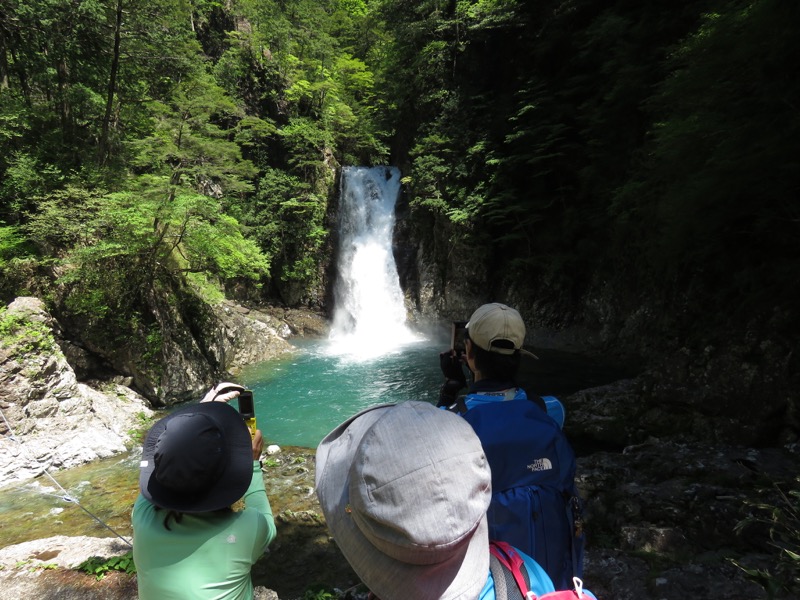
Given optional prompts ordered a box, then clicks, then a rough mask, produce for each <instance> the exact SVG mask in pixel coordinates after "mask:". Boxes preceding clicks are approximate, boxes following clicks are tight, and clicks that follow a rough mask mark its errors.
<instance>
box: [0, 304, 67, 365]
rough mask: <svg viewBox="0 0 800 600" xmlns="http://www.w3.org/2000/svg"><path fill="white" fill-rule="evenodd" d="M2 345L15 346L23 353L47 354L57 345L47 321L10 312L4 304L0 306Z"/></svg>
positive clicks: (0, 340) (6, 346) (0, 344)
mask: <svg viewBox="0 0 800 600" xmlns="http://www.w3.org/2000/svg"><path fill="white" fill-rule="evenodd" d="M0 346H2V347H5V348H10V347H12V346H13V347H15V348H17V349H18V350H19V351H20V352H21V353H22V354H31V353H36V354H47V353H49V352H52V351H53V350H54V349H55V348H56V347H57V346H56V341H55V338H54V337H53V332H52V330H51V329H50V328H49V327H48V326H47V325H46V324H45V323H42V322H40V321H32V320H30V319H28V318H26V317H24V316H22V315H19V314H16V313H12V312H9V311H8V309H7V308H6V307H4V306H0Z"/></svg>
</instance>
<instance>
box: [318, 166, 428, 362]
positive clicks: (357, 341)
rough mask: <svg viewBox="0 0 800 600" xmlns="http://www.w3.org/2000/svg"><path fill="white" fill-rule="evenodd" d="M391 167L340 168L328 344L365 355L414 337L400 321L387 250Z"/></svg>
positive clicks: (395, 185)
mask: <svg viewBox="0 0 800 600" xmlns="http://www.w3.org/2000/svg"><path fill="white" fill-rule="evenodd" d="M399 193H400V170H399V169H397V168H396V167H345V168H343V169H342V186H341V194H340V207H339V212H340V224H339V260H338V274H337V280H336V284H335V287H334V302H335V309H334V315H333V324H332V327H331V335H330V341H331V347H330V350H331V351H332V352H333V353H336V354H345V355H349V356H352V357H354V358H357V359H369V358H374V357H377V356H380V355H382V354H386V353H387V352H390V351H392V350H395V349H397V347H398V345H402V344H403V343H409V342H413V341H416V340H418V339H419V338H417V337H416V336H415V335H414V334H413V333H412V332H411V331H410V330H409V329H408V327H406V310H405V305H404V303H403V291H402V289H401V288H400V279H399V277H398V274H397V265H396V264H395V262H394V255H393V254H392V231H393V229H394V206H395V203H396V202H397V197H398V195H399Z"/></svg>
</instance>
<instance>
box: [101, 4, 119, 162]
mask: <svg viewBox="0 0 800 600" xmlns="http://www.w3.org/2000/svg"><path fill="white" fill-rule="evenodd" d="M121 32H122V0H117V18H116V21H115V23H114V54H113V56H112V58H111V72H110V73H109V76H108V92H107V95H106V112H105V114H104V115H103V129H102V132H101V133H100V147H99V148H98V160H97V162H98V163H99V164H100V165H101V166H102V165H104V164H105V163H106V161H107V160H108V154H109V148H108V146H109V143H108V136H109V129H110V127H111V114H112V112H113V110H114V93H115V91H116V89H117V73H118V72H119V52H120V42H121V38H122V33H121Z"/></svg>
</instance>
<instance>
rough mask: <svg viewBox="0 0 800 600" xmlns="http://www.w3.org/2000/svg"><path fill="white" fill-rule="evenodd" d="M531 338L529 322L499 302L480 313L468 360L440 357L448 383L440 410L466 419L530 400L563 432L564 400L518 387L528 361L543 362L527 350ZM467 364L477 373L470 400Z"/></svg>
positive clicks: (469, 333) (474, 319)
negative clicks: (484, 407) (485, 408)
mask: <svg viewBox="0 0 800 600" xmlns="http://www.w3.org/2000/svg"><path fill="white" fill-rule="evenodd" d="M525 333H526V329H525V322H524V321H523V320H522V317H521V316H520V314H519V312H518V311H517V310H516V309H514V308H511V307H510V306H506V305H505V304H500V303H499V302H493V303H491V304H484V305H483V306H481V307H479V308H478V309H477V310H476V311H475V312H474V313H472V316H471V317H470V319H469V322H468V323H467V326H466V332H465V343H466V350H465V352H464V354H463V355H462V356H458V355H456V353H454V352H453V351H449V352H443V353H441V354H440V356H439V359H440V364H441V368H442V371H443V372H444V374H445V377H446V380H445V383H444V384H443V385H442V388H441V393H440V398H439V406H444V407H447V408H450V409H451V410H454V411H456V412H460V413H464V412H466V411H467V410H468V409H470V408H472V407H474V406H477V405H478V404H482V403H485V402H496V401H498V400H523V399H526V398H527V399H529V400H531V401H532V402H533V403H535V404H536V405H537V406H539V407H540V408H541V409H542V410H544V411H545V412H547V414H548V415H549V416H550V417H551V418H552V419H553V420H554V421H555V422H556V423H558V425H559V427H563V426H564V405H563V404H562V403H561V401H560V400H558V398H556V397H554V396H545V397H543V398H542V397H539V396H536V395H531V396H528V394H527V393H526V391H525V390H523V389H522V388H521V387H519V386H518V385H517V383H516V377H517V373H518V371H519V367H520V361H521V359H522V356H523V355H528V356H530V357H531V358H534V359H536V358H537V356H536V355H535V354H533V353H531V352H529V351H527V350H525V349H524V348H523V347H522V345H523V344H524V342H525ZM464 364H466V366H467V367H468V368H469V370H470V372H471V373H472V376H473V383H472V385H471V386H469V392H468V394H467V395H466V396H461V397H459V396H458V393H459V392H460V391H461V390H462V389H463V388H464V387H466V385H467V383H466V377H465V376H464V371H463V366H462V365H464Z"/></svg>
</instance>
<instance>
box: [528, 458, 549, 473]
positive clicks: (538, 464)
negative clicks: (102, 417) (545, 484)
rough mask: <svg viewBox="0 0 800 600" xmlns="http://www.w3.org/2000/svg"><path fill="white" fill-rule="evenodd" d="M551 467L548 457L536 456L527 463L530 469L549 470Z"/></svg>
mask: <svg viewBox="0 0 800 600" xmlns="http://www.w3.org/2000/svg"><path fill="white" fill-rule="evenodd" d="M552 468H553V463H551V462H550V459H549V458H537V459H536V460H535V461H533V462H532V463H531V464H529V465H528V469H530V470H531V471H549V470H550V469H552Z"/></svg>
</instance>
